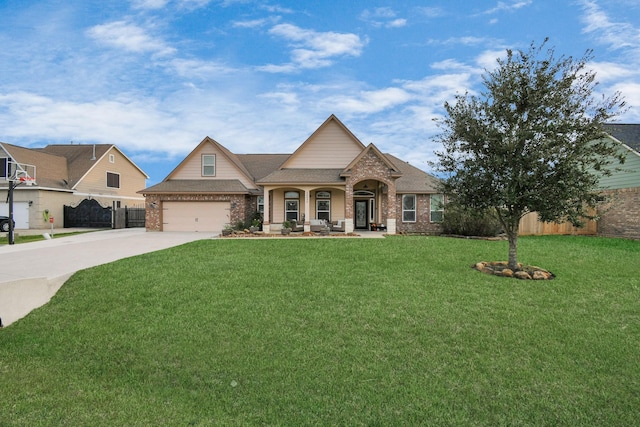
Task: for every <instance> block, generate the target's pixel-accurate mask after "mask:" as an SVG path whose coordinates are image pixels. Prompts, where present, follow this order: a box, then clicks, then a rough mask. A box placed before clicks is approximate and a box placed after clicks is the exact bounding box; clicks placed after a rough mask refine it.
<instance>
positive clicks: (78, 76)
mask: <svg viewBox="0 0 640 427" xmlns="http://www.w3.org/2000/svg"><path fill="white" fill-rule="evenodd" d="M0 16H1V17H2V26H0V46H1V47H2V48H1V49H0V141H2V142H7V143H11V144H17V145H22V146H27V147H41V146H44V145H46V144H52V143H58V144H60V143H63V144H66V143H69V142H70V141H73V142H74V143H77V144H91V143H108V144H116V145H117V146H118V147H120V148H121V149H122V150H123V151H124V152H125V154H127V155H128V156H129V157H130V158H131V159H132V160H133V161H134V162H135V163H136V164H138V165H139V166H140V167H141V168H142V169H143V170H145V171H146V172H147V174H149V175H150V177H151V178H150V180H149V181H148V185H152V184H155V183H157V182H159V181H161V180H162V179H163V178H164V177H165V176H166V175H167V174H168V173H169V172H170V171H171V170H172V169H173V168H174V167H175V166H176V165H177V164H178V163H179V162H180V161H181V160H182V159H183V158H184V156H186V155H187V154H188V153H189V152H190V151H191V150H192V149H193V148H195V147H196V145H197V144H198V143H199V142H200V141H202V139H203V138H204V137H205V136H210V137H211V138H213V139H215V140H216V141H218V142H219V143H221V144H222V145H224V146H226V147H227V148H228V149H230V150H231V151H233V152H235V153H239V154H240V153H290V152H293V151H294V150H295V149H296V148H297V147H298V146H299V145H300V144H301V143H302V142H304V140H305V139H306V138H307V137H308V136H309V135H310V134H311V133H312V132H313V131H314V130H315V129H316V128H317V127H318V126H319V125H320V124H322V122H323V121H324V120H325V119H326V118H327V117H329V115H331V114H335V115H336V116H337V117H338V118H339V119H340V120H342V122H343V123H344V124H345V125H346V126H347V127H348V128H349V129H350V130H351V131H353V132H354V134H355V135H356V136H357V137H358V138H360V140H361V141H362V142H363V143H365V144H368V143H371V142H373V143H374V144H375V145H376V146H377V147H378V148H379V149H381V150H382V151H383V152H388V153H391V154H394V155H396V156H398V157H400V158H402V159H404V160H406V161H409V162H410V163H411V164H413V165H415V166H417V167H419V168H421V169H424V170H428V161H429V160H433V159H434V155H433V153H434V151H435V150H436V149H438V148H439V147H438V145H437V144H436V143H435V142H434V135H435V134H437V132H438V130H437V128H436V127H435V125H434V122H433V119H434V118H437V117H439V116H441V115H442V114H443V108H442V106H443V104H444V102H445V101H447V100H452V99H453V97H454V96H455V94H457V93H465V92H470V93H477V92H478V91H479V90H481V89H482V86H481V77H482V74H483V73H484V72H485V70H487V69H491V68H492V67H494V66H495V60H496V58H498V57H500V56H504V53H505V50H506V49H508V48H511V49H526V48H527V47H528V46H529V44H530V43H531V42H536V43H537V44H539V43H540V42H541V41H542V40H543V39H544V38H545V37H549V38H550V43H549V44H550V46H554V47H555V48H556V52H557V53H559V54H565V55H568V56H569V55H570V56H574V57H581V56H582V55H583V54H584V52H585V51H586V50H587V49H593V50H594V56H595V58H594V60H593V61H592V62H591V63H590V67H591V68H592V69H593V70H595V71H596V73H597V80H598V81H599V82H600V85H599V86H598V88H599V90H600V91H602V92H603V93H605V94H607V95H610V94H612V93H613V92H614V91H620V92H622V94H623V95H624V96H625V99H626V101H627V102H628V104H629V105H630V108H629V110H628V111H627V112H626V113H625V115H624V116H623V117H621V118H620V119H619V120H620V121H621V122H626V123H640V5H639V4H638V2H637V0H567V1H551V0H475V1H471V0H435V1H416V0H405V1H402V2H397V1H374V0H372V1H355V0H322V1H303V0H297V1H293V0H287V1H277V0H273V1H272V0H265V1H262V0H129V1H125V0H121V1H120V0H110V1H103V0H101V1H93V0H67V1H60V0H27V1H25V0H0Z"/></svg>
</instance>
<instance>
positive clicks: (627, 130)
mask: <svg viewBox="0 0 640 427" xmlns="http://www.w3.org/2000/svg"><path fill="white" fill-rule="evenodd" d="M602 127H603V129H604V131H605V132H607V133H608V134H609V135H611V136H612V137H613V138H615V139H617V140H618V141H619V142H621V143H623V144H624V145H626V146H627V147H629V148H631V149H632V150H633V151H635V153H636V154H637V155H640V124H618V123H608V124H604V125H602Z"/></svg>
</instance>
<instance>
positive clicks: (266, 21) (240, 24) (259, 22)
mask: <svg viewBox="0 0 640 427" xmlns="http://www.w3.org/2000/svg"><path fill="white" fill-rule="evenodd" d="M273 23H274V19H273V18H260V19H251V20H246V21H233V22H232V23H231V25H232V26H233V27H236V28H259V27H264V26H265V25H271V24H273Z"/></svg>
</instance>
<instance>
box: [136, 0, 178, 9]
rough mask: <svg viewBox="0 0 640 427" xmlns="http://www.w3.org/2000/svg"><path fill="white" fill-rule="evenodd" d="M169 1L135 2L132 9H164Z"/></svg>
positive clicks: (144, 0)
mask: <svg viewBox="0 0 640 427" xmlns="http://www.w3.org/2000/svg"><path fill="white" fill-rule="evenodd" d="M167 3H169V0H133V1H132V2H131V7H132V8H134V9H162V8H163V7H165V6H166V5H167Z"/></svg>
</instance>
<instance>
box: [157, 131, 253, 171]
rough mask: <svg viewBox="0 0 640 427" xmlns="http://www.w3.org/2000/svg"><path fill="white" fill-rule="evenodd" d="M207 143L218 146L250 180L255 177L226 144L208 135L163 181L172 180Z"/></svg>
mask: <svg viewBox="0 0 640 427" xmlns="http://www.w3.org/2000/svg"><path fill="white" fill-rule="evenodd" d="M206 144H211V145H213V146H214V147H216V148H217V149H218V150H219V151H220V153H222V155H223V156H224V157H226V158H227V160H229V162H231V163H232V164H233V165H234V166H235V167H236V168H238V170H239V171H240V172H241V173H242V174H243V175H244V176H245V177H246V178H247V179H248V180H250V181H253V180H254V179H253V177H252V176H251V173H250V172H249V171H248V170H247V168H246V167H245V166H244V164H243V163H242V162H241V161H240V159H239V158H238V156H237V155H236V154H233V153H232V152H231V151H229V150H228V149H227V148H226V147H225V146H223V145H222V144H220V143H218V142H217V141H216V140H214V139H213V138H210V137H208V136H205V137H204V139H203V140H202V141H200V144H198V145H197V146H196V148H194V149H193V150H191V152H190V153H189V154H188V155H187V157H185V158H184V160H182V161H181V162H180V163H179V164H178V166H176V167H175V168H174V169H173V170H172V171H171V172H169V175H167V177H166V178H165V179H164V180H163V181H169V180H171V177H172V176H173V175H175V174H176V173H177V172H178V171H179V170H180V169H181V168H182V166H183V165H184V164H186V163H188V162H189V161H191V159H192V158H193V156H195V155H196V153H197V152H199V151H200V148H201V147H203V146H204V145H206Z"/></svg>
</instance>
